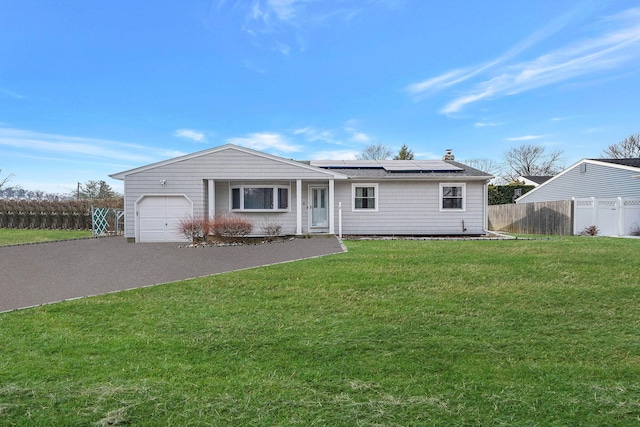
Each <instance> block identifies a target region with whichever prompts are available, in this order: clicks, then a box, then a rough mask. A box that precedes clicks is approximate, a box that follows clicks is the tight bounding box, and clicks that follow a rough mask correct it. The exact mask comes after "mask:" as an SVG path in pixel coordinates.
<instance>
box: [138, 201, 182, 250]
mask: <svg viewBox="0 0 640 427" xmlns="http://www.w3.org/2000/svg"><path fill="white" fill-rule="evenodd" d="M138 212H139V213H138V216H139V218H140V222H139V224H140V242H185V241H188V240H187V238H186V237H185V236H184V234H182V233H181V232H180V231H179V230H178V226H179V223H180V219H182V218H185V217H187V216H189V215H191V214H192V209H191V202H189V200H188V199H187V198H186V197H183V196H150V197H145V198H144V199H142V200H141V201H140V203H139V205H138Z"/></svg>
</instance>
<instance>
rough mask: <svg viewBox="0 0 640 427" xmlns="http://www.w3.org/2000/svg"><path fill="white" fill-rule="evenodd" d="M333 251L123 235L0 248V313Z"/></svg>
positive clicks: (332, 246)
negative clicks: (192, 244)
mask: <svg viewBox="0 0 640 427" xmlns="http://www.w3.org/2000/svg"><path fill="white" fill-rule="evenodd" d="M339 252H343V248H342V245H341V244H340V242H339V241H338V240H337V239H336V238H334V237H314V238H311V239H293V240H289V241H284V242H275V243H271V244H263V245H241V246H220V247H204V248H202V247H201V248H189V247H181V246H180V244H178V243H138V244H135V243H127V241H126V239H125V238H124V237H108V238H100V239H84V240H69V241H64V242H51V243H40V244H33V245H22V246H0V312H2V311H8V310H15V309H18V308H26V307H32V306H36V305H40V304H46V303H52V302H58V301H63V300H67V299H72V298H79V297H85V296H90V295H99V294H105V293H109V292H116V291H121V290H125V289H132V288H139V287H143V286H151V285H157V284H161V283H169V282H175V281H178V280H184V279H190V278H195V277H202V276H209V275H212V274H218V273H224V272H229V271H234V270H241V269H245V268H251V267H258V266H261V265H268V264H275V263H281V262H288V261H295V260H300V259H305V258H311V257H317V256H323V255H329V254H334V253H339Z"/></svg>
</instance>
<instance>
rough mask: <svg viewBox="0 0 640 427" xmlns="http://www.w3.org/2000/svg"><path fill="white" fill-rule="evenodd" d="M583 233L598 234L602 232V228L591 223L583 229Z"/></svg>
mask: <svg viewBox="0 0 640 427" xmlns="http://www.w3.org/2000/svg"><path fill="white" fill-rule="evenodd" d="M582 233H583V234H585V235H587V236H597V235H598V234H599V233H600V230H598V227H596V226H595V225H589V226H587V227H585V228H584V230H582Z"/></svg>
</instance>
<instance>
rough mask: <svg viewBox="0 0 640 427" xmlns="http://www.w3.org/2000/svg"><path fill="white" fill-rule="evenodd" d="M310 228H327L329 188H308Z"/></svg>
mask: <svg viewBox="0 0 640 427" xmlns="http://www.w3.org/2000/svg"><path fill="white" fill-rule="evenodd" d="M309 199H310V200H309V207H310V210H311V213H310V216H311V218H310V221H309V224H310V228H315V229H318V228H327V227H329V187H309Z"/></svg>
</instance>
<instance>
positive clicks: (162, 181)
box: [160, 179, 167, 187]
mask: <svg viewBox="0 0 640 427" xmlns="http://www.w3.org/2000/svg"><path fill="white" fill-rule="evenodd" d="M166 183H167V180H166V179H161V180H160V185H162V186H163V187H164V186H165V184H166Z"/></svg>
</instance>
